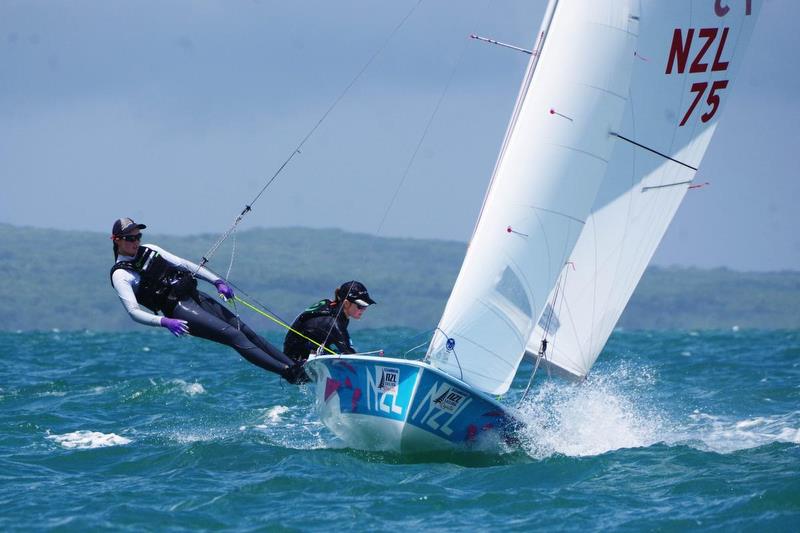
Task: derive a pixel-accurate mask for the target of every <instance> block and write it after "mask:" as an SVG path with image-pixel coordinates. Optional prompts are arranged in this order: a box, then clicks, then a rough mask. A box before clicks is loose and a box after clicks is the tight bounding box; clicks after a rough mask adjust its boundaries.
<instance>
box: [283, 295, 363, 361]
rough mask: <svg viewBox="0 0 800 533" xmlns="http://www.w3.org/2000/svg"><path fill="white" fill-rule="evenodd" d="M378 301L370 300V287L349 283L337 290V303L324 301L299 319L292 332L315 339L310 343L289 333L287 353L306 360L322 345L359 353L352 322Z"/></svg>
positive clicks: (335, 296) (284, 350)
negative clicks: (350, 326)
mask: <svg viewBox="0 0 800 533" xmlns="http://www.w3.org/2000/svg"><path fill="white" fill-rule="evenodd" d="M374 303H376V302H375V300H373V299H372V298H370V296H369V292H367V288H366V287H364V284H363V283H360V282H358V281H346V282H345V283H342V285H341V286H340V287H339V288H337V289H336V292H335V294H334V299H333V301H331V300H327V299H326V300H320V301H319V302H317V303H315V304H314V305H312V306H311V307H309V308H308V309H306V310H305V311H303V312H302V313H300V316H298V317H297V318H296V319H295V320H294V322H293V323H292V329H293V330H295V331H298V332H300V333H302V334H303V335H305V336H306V337H308V338H309V339H312V340H313V341H314V342H316V343H317V344H314V342H310V341H309V340H307V339H304V338H303V337H301V336H300V335H297V334H296V333H294V332H293V331H289V333H287V334H286V339H285V340H284V342H283V352H284V353H285V354H286V355H288V356H289V357H291V358H292V359H296V360H298V361H305V360H306V359H307V358H308V356H309V354H311V353H313V352H315V351H317V348H318V346H319V345H324V346H325V347H326V348H328V349H334V350H335V351H338V352H339V353H343V354H344V353H356V350H355V349H354V348H353V345H352V343H351V342H350V334H349V333H348V331H347V326H348V324H349V323H350V319H351V318H352V319H354V320H359V319H361V316H362V315H363V314H364V311H365V310H366V309H367V307H369V306H370V305H373V304H374Z"/></svg>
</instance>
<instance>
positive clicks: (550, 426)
mask: <svg viewBox="0 0 800 533" xmlns="http://www.w3.org/2000/svg"><path fill="white" fill-rule="evenodd" d="M637 372H638V373H637V375H634V376H631V372H630V370H629V369H628V368H626V367H620V368H619V369H617V370H616V371H614V372H612V373H611V374H608V375H603V376H597V375H595V376H591V377H590V379H588V380H587V381H586V382H583V383H580V384H576V385H572V386H570V385H565V384H564V383H554V382H552V381H545V382H544V383H543V384H542V385H540V386H539V387H538V388H537V389H536V391H535V393H534V396H533V397H531V398H529V399H527V400H526V401H525V403H524V405H522V406H521V411H522V413H523V417H524V421H525V422H526V424H527V427H526V429H525V431H524V432H523V434H522V435H521V440H522V442H523V446H524V448H525V450H526V451H527V453H528V454H529V455H530V456H532V457H534V458H537V459H539V458H544V457H548V456H551V455H554V454H560V455H566V456H573V457H575V456H590V455H599V454H602V453H605V452H609V451H612V450H617V449H620V448H636V447H643V446H649V445H651V444H654V443H656V442H658V441H659V440H660V436H661V434H662V433H663V428H664V427H665V426H666V425H668V422H667V421H666V417H665V415H663V414H662V413H660V412H658V411H657V410H656V409H654V408H652V407H650V406H649V405H646V404H647V402H644V401H641V399H640V397H639V396H638V395H637V393H636V390H635V387H634V390H624V389H623V387H622V386H621V385H619V383H623V382H625V383H631V382H634V383H639V384H641V383H649V382H651V381H652V376H650V374H649V372H648V371H647V369H640V370H638V371H637ZM622 378H624V379H622ZM632 378H633V379H632Z"/></svg>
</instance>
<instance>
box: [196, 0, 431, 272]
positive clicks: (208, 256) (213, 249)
mask: <svg viewBox="0 0 800 533" xmlns="http://www.w3.org/2000/svg"><path fill="white" fill-rule="evenodd" d="M422 1H423V0H418V1H417V3H416V4H415V5H414V6H413V7H412V8H411V9H410V10H409V12H408V13H407V14H406V16H405V17H403V19H402V20H400V22H399V23H398V24H397V25H396V26H395V27H394V29H393V30H392V31H391V33H390V34H389V36H388V37H387V38H386V40H384V42H383V44H381V46H380V48H378V50H376V51H375V53H373V54H372V56H371V57H370V58H369V60H368V61H367V62H366V63H365V64H364V66H363V67H361V70H359V71H358V73H357V74H356V75H355V77H353V79H352V80H351V81H350V83H349V84H347V86H346V87H345V88H344V90H342V92H341V93H340V94H339V96H338V97H337V98H336V99H335V100H334V101H333V103H332V104H331V105H330V106H329V107H328V109H327V110H326V111H325V112H324V113H323V114H322V116H321V117H320V119H319V120H318V121H317V123H316V124H315V125H314V126H313V127H312V128H311V129H310V130H309V131H308V133H307V134H306V135H305V137H303V139H302V140H301V141H300V142H299V143H298V144H297V146H296V147H295V148H294V150H292V153H291V154H290V155H289V156H288V157H287V158H286V160H285V161H284V162H283V164H281V166H280V167H278V169H277V170H276V171H275V173H273V174H272V176H271V177H270V178H269V180H267V182H266V183H265V184H264V186H263V187H262V188H261V190H260V191H258V194H256V196H255V197H254V198H253V199H252V200H251V201H250V203H248V204H246V205H245V207H244V209H242V211H241V213H239V215H238V216H237V217H236V218H235V219H234V221H233V224H232V225H231V227H230V228H228V230H227V231H226V232H225V233H223V235H222V236H221V237H220V238H219V240H217V242H216V243H215V244H214V245H213V246H212V247H211V248H210V249H209V250H208V251H207V252H206V254H205V255H204V256H203V258H202V259H201V262H200V263H199V266H200V267H203V266H205V265H206V264H207V263H208V262H209V261H210V260H211V257H212V256H213V255H214V254H215V253H216V251H217V249H218V248H219V247H220V246H221V245H222V243H223V242H225V240H226V239H227V238H228V237H229V236H230V235H231V233H233V232H234V231H235V230H236V227H237V226H238V225H239V223H241V221H242V219H243V218H244V216H245V215H246V214H247V213H249V212H250V211H252V209H253V205H254V204H255V203H256V202H257V201H258V200H259V198H261V196H262V195H263V194H264V192H266V190H267V188H269V186H270V185H272V183H273V182H274V181H275V180H276V179H277V177H278V175H279V174H280V173H281V172H283V169H284V168H286V166H287V165H288V164H289V162H290V161H291V160H292V159H293V158H294V156H295V155H297V154H299V153H300V149H301V148H302V147H303V145H305V143H306V141H308V139H309V138H311V136H312V135H313V134H314V132H316V131H317V129H318V128H319V127H320V126H321V125H322V123H323V122H324V121H325V119H326V118H328V115H330V114H331V112H332V111H333V110H334V108H336V107H337V106H338V105H339V102H341V101H342V99H344V97H345V95H347V93H348V92H350V89H351V88H352V87H353V86H354V85H355V84H356V82H357V81H358V80H359V79H360V78H361V76H362V75H363V74H364V72H365V71H366V70H367V69H368V68H369V66H370V65H372V63H373V62H374V61H375V59H376V58H377V57H378V56H379V55H380V54H381V53H382V52H383V51H384V50H385V49H386V47H387V46H388V44H389V42H390V41H391V40H392V38H393V37H394V36H395V34H396V33H397V32H398V31H399V30H400V28H402V27H403V25H405V23H406V21H407V20H408V19H409V18H410V17H411V15H412V14H413V13H414V11H416V9H417V8H418V7H419V5H420V4H421V3H422ZM198 270H199V269H198ZM195 274H197V271H195Z"/></svg>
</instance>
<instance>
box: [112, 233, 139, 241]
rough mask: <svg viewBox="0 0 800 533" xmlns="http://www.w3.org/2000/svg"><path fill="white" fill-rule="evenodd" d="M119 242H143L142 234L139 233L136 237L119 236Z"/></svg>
mask: <svg viewBox="0 0 800 533" xmlns="http://www.w3.org/2000/svg"><path fill="white" fill-rule="evenodd" d="M117 240H120V241H126V242H136V241H141V240H142V234H141V233H137V234H136V235H118V236H117Z"/></svg>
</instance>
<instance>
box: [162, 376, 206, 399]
mask: <svg viewBox="0 0 800 533" xmlns="http://www.w3.org/2000/svg"><path fill="white" fill-rule="evenodd" d="M170 384H172V385H174V386H175V387H176V388H177V389H178V390H179V391H181V392H183V393H184V394H188V395H189V396H195V395H197V394H205V392H206V389H204V388H203V386H202V385H201V384H200V383H197V382H194V383H188V382H186V381H184V380H182V379H173V380H172V381H170Z"/></svg>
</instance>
